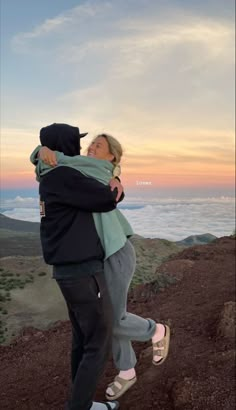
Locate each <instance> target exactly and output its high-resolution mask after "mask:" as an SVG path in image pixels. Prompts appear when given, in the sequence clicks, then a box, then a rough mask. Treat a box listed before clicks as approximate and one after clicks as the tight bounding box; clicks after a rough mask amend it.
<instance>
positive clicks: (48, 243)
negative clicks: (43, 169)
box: [39, 124, 117, 276]
mask: <svg viewBox="0 0 236 410" xmlns="http://www.w3.org/2000/svg"><path fill="white" fill-rule="evenodd" d="M40 141H41V143H42V145H45V146H47V147H48V148H50V149H53V150H55V149H56V150H58V151H61V152H63V153H64V154H67V155H70V156H74V155H78V154H79V153H80V134H79V130H78V128H76V127H71V126H70V125H67V124H52V125H50V126H48V127H45V128H42V129H41V131H40ZM39 194H40V206H41V209H40V212H41V225H40V233H41V243H42V249H43V255H44V259H45V261H46V263H48V264H50V265H55V266H56V267H57V272H67V273H68V272H70V273H71V275H72V276H73V274H74V273H75V272H82V271H85V272H91V274H92V273H94V272H93V271H92V266H95V265H96V266H100V267H101V266H102V265H101V262H102V261H103V258H104V252H103V248H102V245H101V242H100V239H99V237H98V234H97V231H96V228H95V224H94V220H93V216H92V212H107V211H111V210H113V209H115V207H116V195H117V190H114V191H113V192H112V191H111V189H110V186H106V185H104V184H102V183H100V182H98V181H96V180H95V179H93V178H90V177H86V176H84V175H83V174H82V173H81V172H79V171H77V170H75V169H73V168H70V167H66V166H65V167H64V166H60V167H55V169H53V170H52V171H51V172H49V173H47V174H46V175H44V176H43V177H42V179H41V182H40V185H39ZM88 262H89V263H88ZM91 262H93V264H91ZM94 262H95V265H94ZM65 265H67V268H66V266H65ZM89 266H91V269H90V268H89V269H88V267H89ZM84 267H85V268H84ZM83 268H84V269H83ZM68 269H69V270H68Z"/></svg>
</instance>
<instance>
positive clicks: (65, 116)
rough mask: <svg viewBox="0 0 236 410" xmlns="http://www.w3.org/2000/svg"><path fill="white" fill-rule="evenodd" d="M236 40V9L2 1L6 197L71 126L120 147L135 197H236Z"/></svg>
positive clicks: (155, 0)
mask: <svg viewBox="0 0 236 410" xmlns="http://www.w3.org/2000/svg"><path fill="white" fill-rule="evenodd" d="M234 31H235V25H234V1H233V0H226V1H218V0H214V1H213V0H211V1H207V0H206V1H201V0H200V1H191V0H188V1H187V0H186V1H180V0H179V1H177V0H173V1H167V0H120V1H103V0H100V1H96V0H93V1H77V0H74V1H73V0H52V1H49V0H41V1H38V0H31V1H30V0H1V130H2V132H1V134H2V142H1V145H2V153H3V154H2V155H3V156H4V158H3V161H2V175H3V182H4V184H3V185H4V188H10V187H11V188H16V187H19V188H20V187H21V183H22V189H23V187H28V188H30V187H32V186H35V182H34V176H33V170H32V167H31V166H30V164H29V161H28V158H29V154H30V152H31V150H32V149H33V148H34V147H35V145H37V144H38V133H39V129H40V128H41V127H42V126H45V125H47V124H50V123H52V122H67V123H71V124H73V125H79V126H80V128H81V130H82V131H89V135H91V137H92V136H94V135H95V134H96V133H98V132H101V131H108V132H110V133H111V134H113V135H114V136H116V137H117V138H118V139H119V140H120V141H121V143H122V144H123V146H124V148H125V158H124V163H123V164H124V165H123V168H122V169H123V174H122V178H123V181H124V182H125V183H126V184H127V186H129V187H131V188H132V187H133V188H135V183H137V181H140V180H142V179H143V180H144V181H146V180H147V181H150V182H151V187H152V188H154V187H155V189H159V190H163V191H164V190H165V189H168V190H169V192H171V190H172V189H174V188H175V189H176V191H178V189H180V190H182V191H186V192H187V191H189V190H190V189H192V192H193V193H194V191H197V192H198V194H199V192H202V193H203V194H204V195H205V192H208V191H209V190H210V191H212V193H217V192H218V193H221V194H222V193H224V192H225V193H227V194H228V193H230V192H231V193H232V192H233V176H234V122H235V121H234V108H235V107H234V89H235V87H234V86H235V84H234V63H235V57H234V47H235V40H234ZM87 141H88V142H89V139H88V140H87ZM23 182H24V183H23ZM136 189H138V188H137V186H136ZM140 189H141V188H140ZM142 189H143V187H142ZM144 192H145V191H144Z"/></svg>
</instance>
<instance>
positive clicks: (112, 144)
mask: <svg viewBox="0 0 236 410" xmlns="http://www.w3.org/2000/svg"><path fill="white" fill-rule="evenodd" d="M98 137H103V138H105V139H106V141H107V143H108V148H109V152H110V154H112V155H114V159H113V160H112V161H111V162H112V164H113V165H115V166H116V165H119V163H120V161H121V157H122V155H123V148H122V146H121V144H120V143H119V141H117V139H116V138H114V137H112V136H111V135H109V134H99V135H97V136H96V137H95V138H94V139H93V142H94V141H95V140H96V139H97V138H98Z"/></svg>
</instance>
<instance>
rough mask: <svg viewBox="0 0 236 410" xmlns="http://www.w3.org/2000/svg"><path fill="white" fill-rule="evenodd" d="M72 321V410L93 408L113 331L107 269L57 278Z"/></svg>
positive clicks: (70, 403) (69, 407) (70, 406)
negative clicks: (106, 275) (74, 276)
mask: <svg viewBox="0 0 236 410" xmlns="http://www.w3.org/2000/svg"><path fill="white" fill-rule="evenodd" d="M57 283H58V285H59V287H60V289H61V292H62V294H63V296H64V298H65V301H66V303H67V307H68V312H69V317H70V321H71V324H72V349H71V377H72V393H71V398H70V400H69V402H68V409H69V410H89V409H90V407H91V406H92V400H93V396H94V393H95V391H96V387H97V383H98V380H99V377H100V376H101V373H102V371H103V370H104V367H105V364H106V361H107V358H108V355H109V352H110V348H111V335H112V315H111V312H112V307H111V303H110V299H109V296H108V292H107V286H106V282H105V277H104V273H103V272H101V273H95V274H94V275H91V276H89V275H87V276H81V277H78V278H76V279H57Z"/></svg>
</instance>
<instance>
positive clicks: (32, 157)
mask: <svg viewBox="0 0 236 410" xmlns="http://www.w3.org/2000/svg"><path fill="white" fill-rule="evenodd" d="M40 148H42V145H38V146H37V147H36V148H35V149H34V150H33V152H32V153H31V155H30V162H31V163H32V164H34V165H37V163H38V153H39V150H40Z"/></svg>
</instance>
